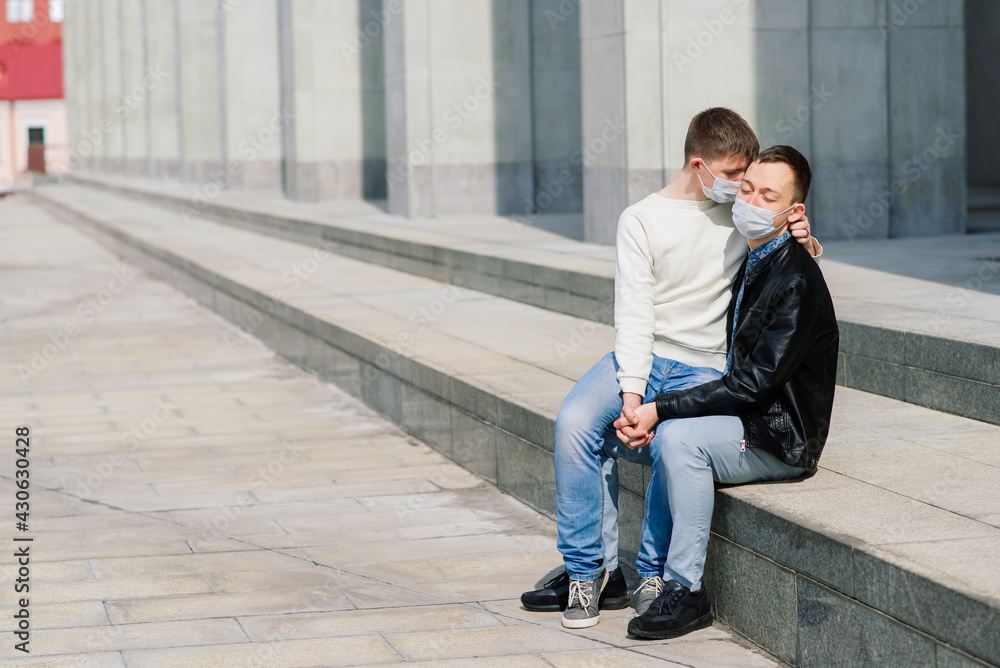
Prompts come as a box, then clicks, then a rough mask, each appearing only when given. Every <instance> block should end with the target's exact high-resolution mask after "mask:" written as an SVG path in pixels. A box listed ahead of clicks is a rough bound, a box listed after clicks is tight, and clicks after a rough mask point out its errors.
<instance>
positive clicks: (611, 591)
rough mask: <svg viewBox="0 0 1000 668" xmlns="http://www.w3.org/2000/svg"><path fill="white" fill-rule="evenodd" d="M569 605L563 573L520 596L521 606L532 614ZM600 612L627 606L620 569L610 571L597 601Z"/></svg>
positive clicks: (567, 589) (622, 574)
mask: <svg viewBox="0 0 1000 668" xmlns="http://www.w3.org/2000/svg"><path fill="white" fill-rule="evenodd" d="M568 603H569V575H567V574H566V571H563V572H562V573H560V574H559V575H557V576H556V577H554V578H552V579H551V580H549V581H548V582H546V583H545V584H543V585H542V588H541V589H536V590H535V591H526V592H524V593H523V594H521V605H523V606H524V607H525V608H527V609H528V610H531V611H533V612H561V611H563V610H565V609H566V605H567V604H568ZM597 605H598V608H599V609H601V610H622V609H624V608H627V607H628V606H629V600H628V583H627V582H625V574H624V573H622V569H621V567H619V568H616V569H615V570H613V571H611V576H610V577H609V578H608V584H607V586H606V587H605V588H604V592H603V593H602V594H601V597H600V599H598V601H597Z"/></svg>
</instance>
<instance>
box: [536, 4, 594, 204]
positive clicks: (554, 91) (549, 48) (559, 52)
mask: <svg viewBox="0 0 1000 668" xmlns="http://www.w3.org/2000/svg"><path fill="white" fill-rule="evenodd" d="M531 11H532V16H531V22H532V23H531V76H532V87H531V97H532V106H531V118H532V123H533V136H532V144H533V160H534V186H533V187H534V198H533V201H531V202H525V205H526V206H525V211H523V212H522V213H523V216H524V217H526V218H533V217H534V216H536V215H538V214H545V213H564V212H571V211H572V212H575V211H582V210H583V151H582V150H581V148H580V146H581V143H582V131H581V109H580V13H579V12H578V11H576V5H575V4H574V3H572V2H566V1H565V0H534V1H533V2H532V3H531Z"/></svg>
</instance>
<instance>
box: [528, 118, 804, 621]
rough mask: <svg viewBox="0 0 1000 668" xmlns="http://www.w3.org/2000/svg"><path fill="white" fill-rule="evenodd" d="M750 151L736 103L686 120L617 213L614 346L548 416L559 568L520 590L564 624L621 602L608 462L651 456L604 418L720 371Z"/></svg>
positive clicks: (655, 515)
mask: <svg viewBox="0 0 1000 668" xmlns="http://www.w3.org/2000/svg"><path fill="white" fill-rule="evenodd" d="M759 150H760V146H759V143H758V141H757V137H756V135H755V134H754V132H753V130H752V129H751V128H750V126H749V125H748V124H747V122H746V121H745V120H744V119H743V118H742V117H741V116H740V115H739V114H737V113H736V112H734V111H731V110H729V109H725V108H720V107H714V108H711V109H707V110H705V111H703V112H701V113H699V114H698V115H696V116H695V117H694V119H692V121H691V124H690V126H689V128H688V133H687V138H686V140H685V145H684V160H685V164H684V168H683V170H682V171H681V173H680V175H678V176H677V178H675V179H674V180H673V181H672V182H671V183H670V184H668V185H667V186H666V187H665V188H663V189H662V190H660V191H659V192H657V193H653V194H652V195H649V196H648V197H646V198H645V199H643V200H641V201H639V202H637V203H635V204H633V205H632V206H630V207H628V208H627V209H625V211H624V212H623V213H622V215H621V218H620V219H619V221H618V236H617V241H616V267H615V351H614V352H613V353H608V355H606V356H605V357H604V358H603V359H602V360H601V361H600V362H598V363H597V364H596V365H594V367H593V368H592V369H591V370H590V371H588V372H587V373H586V374H585V375H584V376H583V377H582V378H581V379H580V380H579V381H578V382H577V384H576V386H575V387H574V388H573V390H572V391H571V392H570V393H569V395H568V396H567V397H566V399H565V401H564V402H563V405H562V407H561V408H560V409H559V414H558V416H557V418H556V431H555V469H556V505H557V516H558V532H559V538H558V547H559V551H560V552H561V553H562V554H563V560H564V562H565V566H566V572H565V573H563V574H562V575H560V576H558V577H556V578H554V579H553V580H551V581H549V582H547V583H545V585H543V587H542V588H541V589H539V590H537V591H532V592H526V593H525V594H523V595H522V596H521V602H522V604H523V605H524V606H525V608H527V609H529V610H538V611H549V610H551V611H557V610H560V609H565V612H564V613H563V619H562V623H563V626H565V627H567V628H587V627H589V626H593V625H595V624H597V623H598V621H599V620H600V609H602V608H603V609H620V608H624V607H627V606H628V604H629V595H628V588H627V585H626V583H625V578H624V576H623V575H622V573H621V569H620V568H618V525H617V522H618V510H617V505H618V500H617V497H618V476H617V469H616V459H617V458H618V457H625V458H626V459H629V460H631V461H636V462H638V463H641V464H645V465H651V464H652V460H651V459H650V457H649V453H648V452H646V451H642V450H640V451H638V452H637V451H633V450H631V449H629V448H627V447H625V446H624V445H623V444H622V442H621V441H620V440H619V439H618V438H617V437H616V435H615V431H614V427H613V426H612V425H613V423H614V422H615V420H616V419H619V418H621V419H622V420H624V421H625V423H629V424H637V423H638V419H637V417H636V414H635V409H636V408H638V407H639V406H640V405H642V404H643V403H644V402H649V401H650V400H652V398H653V397H655V396H656V395H657V394H660V393H663V392H670V391H675V390H681V389H685V388H688V387H693V386H696V385H700V384H702V383H706V382H709V381H712V380H715V379H717V378H719V377H720V376H721V375H722V370H723V368H724V367H725V364H726V329H725V328H726V322H725V319H726V312H727V309H728V307H729V301H730V290H731V287H732V283H733V279H734V278H735V276H736V273H737V272H738V270H739V268H740V265H741V264H742V262H743V259H744V257H745V256H746V254H747V245H746V241H745V239H744V238H743V237H742V236H741V235H740V234H739V232H737V231H736V229H735V228H734V226H733V219H732V205H731V203H732V201H733V200H734V199H735V195H736V192H737V190H738V189H739V185H740V180H741V179H742V178H743V175H744V172H745V171H746V168H747V166H748V165H749V164H750V162H751V161H752V160H753V159H754V158H755V157H756V156H757V154H758V152H759ZM790 223H791V233H792V234H793V235H794V236H795V237H796V238H797V239H798V241H799V242H800V243H802V244H803V245H804V246H805V247H806V248H807V249H808V250H809V251H810V253H812V254H813V255H814V256H818V255H819V253H820V252H821V250H820V249H819V245H818V244H816V243H815V242H814V240H813V239H812V238H811V237H810V235H809V224H808V220H807V219H806V218H805V216H804V215H801V214H800V217H799V219H798V220H797V221H796V220H790ZM664 482H665V481H664V480H662V476H660V475H657V472H656V470H655V469H654V472H653V477H652V478H651V480H650V484H649V488H648V489H647V491H646V498H647V504H646V517H645V521H644V524H643V532H642V544H641V547H640V550H639V555H638V560H637V564H636V567H637V570H638V572H639V576H640V578H642V582H641V583H640V585H639V587H638V588H637V589H636V592H635V597H636V610H637V613H638V614H641V613H642V612H644V611H645V610H644V608H646V607H648V606H649V604H650V602H651V601H652V600H653V599H654V598H656V596H657V595H658V594H659V593H660V590H661V589H662V582H663V581H662V579H660V572H659V570H658V569H656V568H655V567H654V566H653V565H652V563H653V559H654V556H655V555H660V554H665V553H666V549H667V545H666V544H664V541H669V536H670V530H669V529H670V527H669V523H670V518H669V516H667V517H662V516H660V513H659V506H657V505H656V504H654V503H652V502H650V499H655V498H657V497H659V496H663V495H665V494H666V489H665V485H664ZM652 527H656V530H654V529H653V528H652ZM664 529H665V530H664Z"/></svg>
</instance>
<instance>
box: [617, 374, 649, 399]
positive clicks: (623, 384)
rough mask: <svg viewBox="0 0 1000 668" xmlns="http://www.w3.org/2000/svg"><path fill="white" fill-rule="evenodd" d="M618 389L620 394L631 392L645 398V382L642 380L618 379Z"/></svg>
mask: <svg viewBox="0 0 1000 668" xmlns="http://www.w3.org/2000/svg"><path fill="white" fill-rule="evenodd" d="M618 387H619V388H621V391H622V394H625V393H626V392H631V393H632V394H638V395H639V396H640V397H644V396H646V381H645V380H643V379H642V378H619V379H618Z"/></svg>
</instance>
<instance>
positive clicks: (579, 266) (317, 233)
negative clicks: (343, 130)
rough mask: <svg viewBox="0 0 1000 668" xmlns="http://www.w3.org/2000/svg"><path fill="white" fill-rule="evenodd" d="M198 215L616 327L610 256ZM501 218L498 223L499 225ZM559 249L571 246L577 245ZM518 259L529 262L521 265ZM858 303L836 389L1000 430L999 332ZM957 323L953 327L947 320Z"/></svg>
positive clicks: (340, 225) (156, 197) (121, 185)
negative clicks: (948, 329)
mask: <svg viewBox="0 0 1000 668" xmlns="http://www.w3.org/2000/svg"><path fill="white" fill-rule="evenodd" d="M70 178H71V179H72V180H73V181H76V182H79V183H83V184H87V185H89V186H93V187H96V188H100V189H103V190H106V191H108V192H114V193H116V194H120V195H124V196H127V197H131V198H134V199H139V200H141V201H148V202H153V203H156V204H160V205H167V206H170V207H174V208H175V209H177V210H178V212H179V211H181V210H182V209H183V208H184V207H194V206H195V205H194V204H193V201H192V199H191V197H190V195H189V194H188V193H185V192H179V191H177V190H170V189H168V188H166V187H164V186H156V185H152V184H144V183H141V182H139V181H137V180H135V179H125V178H114V177H108V176H101V175H96V174H86V175H85V174H76V175H73V176H71V177H70ZM190 210H191V211H192V214H190V215H195V214H196V215H201V216H207V217H209V218H212V219H215V220H219V221H222V222H225V223H226V224H229V225H233V226H235V227H238V228H241V229H247V230H252V231H255V232H259V233H262V234H266V235H269V236H274V237H278V238H282V239H287V240H290V241H294V242H297V243H302V244H306V245H310V246H317V247H324V248H326V249H328V250H331V251H333V252H338V253H344V254H346V255H350V256H351V257H355V258H357V259H359V260H363V261H365V262H371V263H374V264H378V265H381V266H385V267H390V268H392V269H396V270H398V271H403V272H406V273H411V274H414V275H417V276H423V277H426V278H430V279H433V280H436V281H441V282H445V283H451V284H454V285H460V286H463V287H466V288H469V289H471V290H476V291H479V292H485V293H488V294H492V295H496V296H500V297H504V298H506V299H511V300H515V301H519V302H522V303H525V304H531V305H534V306H539V307H542V308H545V309H549V310H552V311H555V312H558V313H564V314H567V315H573V316H576V317H580V318H584V319H587V320H592V321H594V322H598V323H602V324H611V323H612V321H613V315H612V304H613V299H614V265H613V257H612V256H611V252H610V249H608V259H610V260H611V262H610V263H609V262H608V261H607V259H606V260H604V261H603V262H598V263H597V264H596V265H594V262H595V261H594V260H593V259H588V257H587V256H586V255H581V256H576V257H573V256H568V255H567V253H554V252H544V251H539V250H537V249H533V248H532V247H531V244H530V243H527V242H525V244H524V245H514V244H512V242H511V240H510V238H508V237H510V235H507V237H504V238H503V239H501V240H498V241H494V242H487V241H480V242H478V243H475V244H472V245H471V246H470V244H469V241H468V239H458V240H455V239H448V238H447V235H442V234H439V233H430V232H428V231H427V230H422V229H420V227H419V224H418V223H416V222H415V223H414V224H413V225H414V229H411V230H405V229H402V228H400V227H399V226H398V225H397V224H396V223H394V222H391V221H393V220H394V219H393V218H392V217H390V216H385V215H371V214H369V215H368V216H367V217H362V218H361V219H358V218H357V217H355V218H351V219H350V220H348V219H347V217H344V216H341V217H336V216H331V215H329V214H327V215H323V214H321V213H318V212H316V211H315V210H312V209H309V208H308V207H307V206H303V205H295V204H285V205H284V206H280V207H279V206H277V205H272V206H269V207H268V206H265V205H263V204H260V203H257V204H254V203H244V202H239V201H234V200H233V199H232V198H218V199H216V200H211V201H205V202H204V203H203V204H199V205H198V207H197V210H195V209H190ZM359 220H361V221H367V225H368V226H367V228H366V229H359V228H358V223H359ZM497 220H498V222H497V224H498V225H499V224H500V222H499V221H500V220H501V219H497ZM546 243H549V242H547V241H546V240H545V237H544V236H543V237H540V238H539V241H538V242H537V243H536V245H538V246H540V247H544V246H545V244H546ZM563 243H564V244H565V245H566V247H567V248H570V247H572V246H573V244H574V243H575V242H570V241H564V242H563ZM578 245H579V247H580V248H581V249H583V248H586V245H584V244H578ZM520 256H528V257H531V258H533V260H532V261H523V260H521V259H517V258H518V257H520ZM824 263H830V261H829V260H824ZM834 264H837V263H834ZM845 266H846V265H839V264H838V265H837V271H838V272H843V271H844V270H845V269H844V268H845ZM836 287H837V286H836V284H834V285H832V286H831V289H832V290H833V291H834V297H835V299H836V302H837V304H838V309H840V308H841V307H842V306H844V305H845V303H846V301H847V300H844V299H837V296H838V295H837V290H836ZM854 301H855V300H852V301H851V303H850V304H849V306H850V307H849V308H846V309H845V313H846V315H845V313H841V314H840V317H839V322H840V327H841V353H842V355H841V363H840V373H839V374H838V383H839V384H841V385H844V386H845V387H852V388H856V389H859V390H864V391H866V392H872V393H874V394H881V395H883V396H887V397H891V398H893V399H899V400H901V401H908V402H910V403H915V404H917V405H920V406H926V407H928V408H933V409H935V410H940V411H945V412H949V413H954V414H956V415H961V416H964V417H969V418H973V419H976V420H982V421H985V422H990V423H992V424H1000V340H997V339H996V336H995V330H996V327H995V326H985V328H984V323H983V322H981V321H978V320H974V319H969V318H965V319H959V320H960V322H957V323H954V324H955V326H956V327H959V328H960V329H961V331H964V332H973V333H975V337H971V338H970V340H962V339H961V338H957V337H948V336H941V335H940V330H941V322H928V316H927V314H925V313H923V312H920V311H914V310H908V309H905V308H893V307H888V306H877V305H876V306H873V305H872V304H859V303H854ZM887 312H888V313H889V314H890V315H891V318H890V321H891V322H894V323H897V324H896V326H895V327H893V326H885V325H884V324H883V323H884V321H885V320H886V317H885V314H886V313H887ZM952 320H955V319H954V318H950V319H949V320H948V321H947V322H948V323H950V324H951V323H952ZM942 322H944V321H942ZM952 329H954V327H952ZM924 330H926V331H924ZM955 331H958V330H955ZM928 332H930V333H928ZM977 338H978V339H981V340H978V341H977V340H976V339H977Z"/></svg>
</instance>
